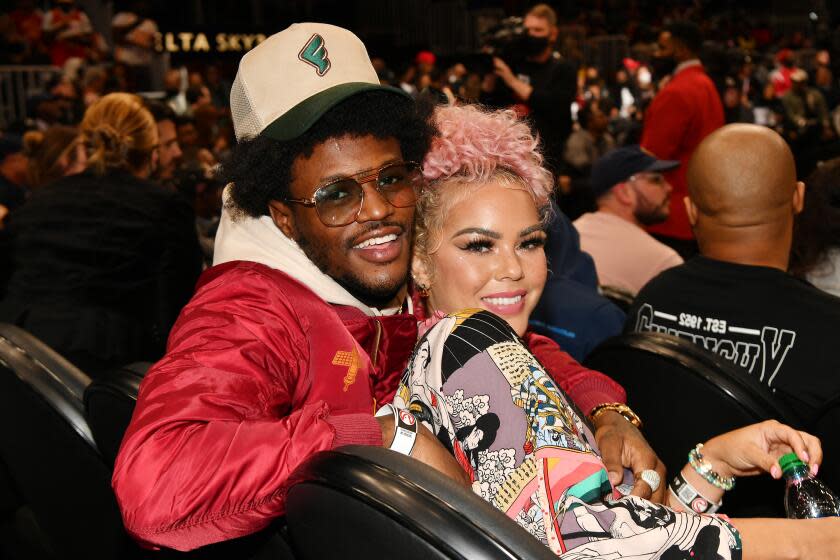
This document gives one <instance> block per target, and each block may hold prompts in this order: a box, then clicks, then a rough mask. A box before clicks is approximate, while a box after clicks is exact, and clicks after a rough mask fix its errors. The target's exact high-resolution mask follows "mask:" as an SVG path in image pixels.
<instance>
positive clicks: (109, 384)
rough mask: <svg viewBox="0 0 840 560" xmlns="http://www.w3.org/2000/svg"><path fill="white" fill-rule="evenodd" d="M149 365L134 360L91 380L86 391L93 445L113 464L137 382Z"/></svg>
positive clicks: (132, 408)
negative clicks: (94, 443) (94, 441)
mask: <svg viewBox="0 0 840 560" xmlns="http://www.w3.org/2000/svg"><path fill="white" fill-rule="evenodd" d="M150 366H151V364H150V363H149V362H136V363H133V364H130V365H127V366H125V367H122V368H120V369H117V370H114V371H110V372H107V373H105V374H103V375H100V376H99V377H97V378H96V379H94V380H93V381H92V382H91V384H90V385H89V386H88V387H87V389H86V390H85V411H86V413H87V420H88V423H89V424H90V428H91V431H92V432H93V437H94V439H95V440H96V445H97V447H98V448H99V451H100V453H101V454H102V457H103V458H104V459H105V461H106V463H107V464H108V465H109V466H111V467H113V465H114V461H115V460H116V458H117V452H118V451H119V449H120V443H122V438H123V436H124V435H125V430H126V428H128V423H129V422H130V421H131V415H132V414H133V413H134V406H135V405H136V404H137V393H138V392H139V390H140V382H141V381H142V380H143V376H144V375H146V371H147V370H148V369H149V367H150Z"/></svg>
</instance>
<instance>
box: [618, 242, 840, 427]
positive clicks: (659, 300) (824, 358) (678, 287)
mask: <svg viewBox="0 0 840 560" xmlns="http://www.w3.org/2000/svg"><path fill="white" fill-rule="evenodd" d="M625 331H626V332H631V331H656V332H664V333H669V334H674V335H677V336H680V337H682V338H686V339H688V340H692V341H693V342H694V343H695V344H698V345H700V346H703V347H705V348H707V349H708V350H711V351H713V352H715V353H717V354H719V355H721V356H723V357H725V358H727V359H729V360H731V361H732V362H733V363H735V364H737V365H739V366H741V367H742V368H743V369H745V370H746V371H748V372H749V373H750V374H751V375H752V376H753V377H755V378H756V379H758V380H759V381H760V382H761V383H762V384H764V385H766V386H767V387H769V388H770V390H771V391H772V393H773V394H774V395H776V396H777V397H780V398H782V399H783V400H785V401H787V402H788V404H790V405H791V406H793V407H794V408H795V409H796V410H797V411H798V412H799V413H800V414H801V415H802V416H803V418H804V419H805V420H806V421H811V420H813V419H814V418H815V416H816V415H817V413H818V412H819V410H820V408H821V407H822V406H823V405H824V404H825V403H827V402H828V401H829V400H830V399H831V398H832V397H835V396H837V395H840V298H837V297H834V296H831V295H829V294H827V293H825V292H822V291H820V290H818V289H816V288H814V287H813V286H811V285H810V284H808V283H805V282H802V281H800V280H797V279H795V278H793V277H792V276H790V275H788V274H786V273H784V272H783V271H781V270H778V269H775V268H769V267H764V266H749V265H741V264H735V263H730V262H723V261H717V260H712V259H709V258H705V257H696V258H694V259H692V260H690V261H688V262H686V263H685V264H683V265H680V266H677V267H674V268H671V269H669V270H666V271H665V272H663V273H662V274H660V275H659V276H657V277H655V278H654V279H653V280H651V281H650V282H649V283H648V284H647V285H646V286H645V287H644V288H642V290H641V291H640V292H639V294H638V295H637V296H636V299H635V301H634V303H633V307H632V308H631V309H630V312H629V313H628V314H627V323H626V324H625Z"/></svg>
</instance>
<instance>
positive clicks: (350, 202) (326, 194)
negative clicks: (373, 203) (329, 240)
mask: <svg viewBox="0 0 840 560" xmlns="http://www.w3.org/2000/svg"><path fill="white" fill-rule="evenodd" d="M361 201H362V188H361V187H360V186H359V183H357V182H356V181H354V180H353V179H344V180H342V181H337V182H335V183H332V184H330V185H327V186H325V187H322V188H320V189H318V190H317V191H316V192H315V210H316V211H317V212H318V217H319V218H320V219H321V221H322V222H324V224H325V225H328V226H332V225H346V224H349V223H350V222H352V221H353V219H354V218H355V217H356V214H357V213H358V211H359V204H360V203H361Z"/></svg>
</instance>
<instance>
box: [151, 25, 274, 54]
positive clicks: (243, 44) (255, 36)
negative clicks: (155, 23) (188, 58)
mask: <svg viewBox="0 0 840 560" xmlns="http://www.w3.org/2000/svg"><path fill="white" fill-rule="evenodd" d="M267 36H268V35H266V34H265V33H236V32H225V31H206V30H202V31H195V30H193V31H188V30H185V31H177V30H174V31H164V32H161V33H157V35H156V37H155V50H157V51H158V52H161V53H191V54H208V55H219V54H240V55H241V54H243V53H245V52H247V51H249V50H251V49H253V48H254V47H256V46H257V45H259V44H260V43H262V42H263V41H265V39H266V37H267Z"/></svg>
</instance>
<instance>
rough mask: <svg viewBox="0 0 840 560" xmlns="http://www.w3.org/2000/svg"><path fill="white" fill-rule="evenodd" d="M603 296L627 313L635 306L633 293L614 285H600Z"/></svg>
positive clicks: (599, 288) (599, 289)
mask: <svg viewBox="0 0 840 560" xmlns="http://www.w3.org/2000/svg"><path fill="white" fill-rule="evenodd" d="M598 291H599V292H600V293H601V295H602V296H604V297H605V298H607V299H608V300H610V301H611V302H613V303H614V304H615V305H616V306H617V307H618V308H619V309H621V310H622V311H624V312H625V313H627V312H628V311H630V308H631V307H633V299H634V298H633V294H631V293H629V292H627V291H625V290H622V289H621V288H616V287H614V286H598Z"/></svg>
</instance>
